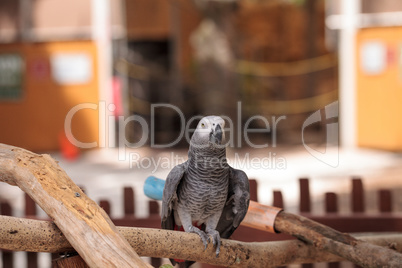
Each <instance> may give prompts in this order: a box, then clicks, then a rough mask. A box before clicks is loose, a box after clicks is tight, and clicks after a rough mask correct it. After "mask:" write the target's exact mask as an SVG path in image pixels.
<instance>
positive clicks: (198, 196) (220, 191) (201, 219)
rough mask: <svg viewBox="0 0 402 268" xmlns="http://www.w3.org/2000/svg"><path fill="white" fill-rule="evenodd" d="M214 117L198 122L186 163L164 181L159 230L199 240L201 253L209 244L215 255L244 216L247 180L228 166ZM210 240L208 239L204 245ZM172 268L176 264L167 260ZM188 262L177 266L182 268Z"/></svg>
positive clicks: (218, 122)
mask: <svg viewBox="0 0 402 268" xmlns="http://www.w3.org/2000/svg"><path fill="white" fill-rule="evenodd" d="M224 125H225V121H224V120H223V119H222V118H221V117H219V116H207V117H204V118H202V119H201V120H200V122H199V123H198V125H197V128H196V130H195V131H194V134H193V136H192V137H191V141H190V148H189V151H188V160H187V161H186V162H184V163H183V164H180V165H178V166H175V167H174V168H173V169H172V170H171V171H170V173H169V175H168V176H167V179H166V183H165V188H164V190H163V198H162V214H161V218H162V228H163V229H170V230H175V229H176V230H177V229H179V228H178V227H179V226H180V227H182V228H183V229H184V231H185V232H190V233H196V234H198V235H199V236H200V238H201V240H202V242H203V244H204V246H205V248H207V246H208V243H209V242H210V241H211V240H212V243H213V245H214V246H216V251H215V252H216V256H218V255H219V252H220V245H221V237H222V238H229V237H230V236H231V235H232V233H233V232H234V231H235V230H236V228H237V227H238V226H239V225H240V222H241V221H242V220H243V218H244V217H245V215H246V213H247V209H248V205H249V201H250V193H249V183H248V178H247V175H246V174H245V173H244V172H243V171H241V170H237V169H234V168H232V167H230V166H229V164H228V163H227V160H226V147H225V144H224V143H223V142H222V141H223V139H224V132H223V130H224ZM210 238H212V239H210ZM171 261H172V264H175V263H176V260H171ZM192 263H193V262H192V261H185V262H184V263H181V264H180V265H181V267H182V266H184V267H188V266H190V265H191V264H192Z"/></svg>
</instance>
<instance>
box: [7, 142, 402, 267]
mask: <svg viewBox="0 0 402 268" xmlns="http://www.w3.org/2000/svg"><path fill="white" fill-rule="evenodd" d="M0 181H3V182H7V183H9V184H11V185H17V186H18V187H20V188H21V189H22V190H23V191H24V192H26V193H27V194H28V195H30V197H31V198H32V199H33V200H34V201H35V202H36V203H37V204H38V205H39V206H40V207H42V209H43V210H44V211H45V212H46V213H47V214H48V215H49V216H50V217H51V218H52V219H53V220H54V223H55V224H56V225H57V227H58V228H59V229H60V231H61V232H62V234H63V236H65V238H66V239H67V240H68V242H69V244H70V245H71V246H72V247H73V248H74V249H75V250H76V251H77V252H78V253H79V254H80V256H81V257H82V258H83V259H84V260H85V262H86V263H87V264H88V265H89V266H90V267H149V265H148V264H145V263H144V262H142V261H141V259H140V258H139V256H138V255H137V254H136V252H135V251H134V250H133V248H132V247H131V246H130V244H129V243H128V242H127V240H125V239H124V237H123V236H122V235H121V234H120V233H119V232H118V229H117V228H116V227H115V226H114V225H113V223H112V222H111V220H110V218H109V217H108V216H107V214H106V213H105V212H104V211H103V210H102V209H101V208H100V207H99V206H98V205H97V204H96V203H95V202H94V201H92V200H91V199H89V198H88V197H87V196H86V195H85V194H84V193H83V192H82V191H81V189H80V188H79V187H78V186H76V185H75V184H74V183H73V182H72V181H71V179H70V178H69V177H68V176H67V174H66V173H65V172H64V171H63V170H62V169H61V168H60V167H59V166H58V164H57V163H56V162H55V161H54V160H53V159H52V158H51V157H50V156H48V155H37V154H34V153H32V152H29V151H26V150H23V149H20V148H16V147H12V146H7V145H3V144H0ZM259 205H260V207H258V209H259V211H261V210H263V209H264V208H263V207H264V206H263V205H261V204H259ZM250 207H252V204H250ZM255 211H257V210H255ZM255 211H254V212H255ZM266 211H268V213H271V212H272V207H268V206H266ZM274 211H275V215H276V218H275V217H274V218H271V219H270V220H269V223H268V225H273V226H267V217H266V216H267V215H263V213H253V210H250V209H249V212H248V214H247V216H246V218H245V220H244V222H248V223H252V224H254V225H256V226H258V225H260V226H261V227H262V229H264V230H267V229H268V230H270V229H272V230H274V229H275V230H276V231H278V232H281V233H286V234H291V235H293V236H296V237H297V238H299V239H300V240H302V241H304V242H305V243H307V245H305V244H304V243H303V242H301V241H295V242H287V243H290V244H287V245H286V246H283V245H282V246H281V247H278V246H277V245H274V248H275V247H278V248H279V250H278V248H277V249H276V251H275V250H274V251H272V250H273V248H272V247H270V248H268V247H267V245H268V244H263V243H241V242H236V241H230V240H225V241H224V242H223V244H222V249H221V254H220V256H219V258H216V257H215V254H213V250H212V246H211V245H210V246H209V248H208V249H207V250H206V251H205V252H204V251H203V250H202V245H201V244H202V243H201V241H200V240H199V239H198V236H196V235H194V234H187V233H179V232H173V231H171V232H169V231H166V230H153V229H141V230H140V229H124V228H122V229H119V230H120V231H121V232H123V231H122V230H124V232H129V233H130V232H131V236H129V237H131V239H133V240H132V241H133V242H132V243H131V244H132V246H134V247H135V249H136V250H138V251H139V252H141V255H145V256H154V257H169V258H180V259H187V260H195V261H200V262H206V263H211V264H218V265H224V266H228V265H229V266H233V267H236V266H237V267H267V263H268V265H272V266H277V265H284V264H287V263H289V262H291V261H295V260H297V261H298V262H304V261H302V260H303V258H304V260H305V259H306V258H307V259H308V258H310V261H311V260H312V259H311V258H312V256H317V254H324V256H326V257H325V258H327V259H328V258H329V259H331V258H335V259H336V258H338V259H339V257H341V258H344V259H347V260H350V261H352V262H354V263H356V264H359V265H361V266H364V267H402V254H400V253H398V252H396V251H395V250H390V249H387V248H385V247H381V246H377V245H373V244H370V243H368V242H365V241H363V240H360V239H356V238H354V237H352V236H350V235H348V234H342V233H340V232H337V231H335V230H333V229H331V228H329V227H327V226H324V225H321V224H318V223H316V222H314V221H311V220H309V219H307V218H304V217H301V216H297V215H293V214H289V213H286V212H283V211H282V212H279V213H278V210H275V209H274ZM1 219H2V220H3V219H4V218H3V217H2V218H1ZM21 220H22V219H21ZM48 224H49V223H48ZM1 226H2V227H3V226H5V225H1ZM15 226H17V225H14V227H13V226H12V225H11V226H10V225H9V227H10V229H8V230H9V231H8V233H9V235H12V237H14V238H15V237H16V236H15V235H16V234H18V230H16V229H13V228H16V227H15ZM268 227H269V228H268ZM271 227H272V228H271ZM49 228H53V231H54V232H59V234H58V235H56V236H58V237H56V238H59V239H63V236H62V235H61V233H60V231H58V230H57V228H55V227H54V226H53V227H51V226H50V227H49ZM43 229H45V226H43ZM2 231H4V229H2ZM16 231H17V232H16ZM156 234H158V235H156ZM31 235H32V236H34V235H37V234H36V233H32V234H31ZM2 237H3V236H2ZM4 237H6V236H4ZM10 239H11V238H10ZM141 239H142V240H141ZM11 240H12V239H11ZM2 241H3V243H4V240H2ZM14 242H15V241H11V242H10V243H9V246H10V247H11V245H13V244H14ZM24 243H27V241H24ZM57 243H58V245H59V246H61V248H59V249H58V250H61V249H63V247H71V246H69V245H66V244H65V242H62V241H58V242H57ZM63 243H64V244H63ZM277 243H279V244H280V243H285V242H277ZM292 243H293V244H292ZM279 244H278V245H279ZM3 245H4V244H3ZM261 245H263V246H261ZM270 245H271V246H272V244H270ZM309 245H310V246H309ZM43 246H44V247H45V248H43V249H41V250H40V251H42V250H43V251H49V250H50V248H51V246H50V245H49V244H48V243H45V242H43ZM0 247H3V246H2V245H0ZM3 248H6V249H12V248H9V247H8V246H5V245H4V247H3ZM183 248H185V249H187V250H183ZM284 248H291V250H292V251H291V252H289V251H286V250H284ZM313 248H315V249H318V251H314V250H313ZM391 248H395V247H391ZM301 249H304V253H303V254H304V255H303V257H301V259H297V258H298V257H297V256H298V254H300V253H299V250H300V252H302V251H301ZM18 250H21V248H20V249H18ZM23 250H27V251H29V250H33V249H29V248H25V249H23ZM33 251H37V250H33ZM189 251H191V252H192V253H191V254H190V255H186V254H188V252H189ZM323 251H326V252H329V253H332V254H335V255H337V256H338V257H334V256H333V255H329V254H328V253H323ZM50 252H54V251H50ZM186 252H187V253H186ZM273 252H276V253H273ZM284 254H288V255H284ZM320 256H321V255H320ZM328 256H331V257H328ZM327 259H326V260H327ZM267 260H269V261H267ZM284 260H286V261H284ZM275 261H278V262H280V261H283V262H282V263H278V264H275Z"/></svg>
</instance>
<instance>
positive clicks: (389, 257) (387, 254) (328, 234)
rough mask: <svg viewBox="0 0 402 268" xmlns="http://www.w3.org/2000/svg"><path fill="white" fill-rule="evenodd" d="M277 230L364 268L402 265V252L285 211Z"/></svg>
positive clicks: (277, 221) (276, 222) (280, 217)
mask: <svg viewBox="0 0 402 268" xmlns="http://www.w3.org/2000/svg"><path fill="white" fill-rule="evenodd" d="M275 229H276V230H277V231H278V232H281V233H286V234H290V235H293V236H295V237H297V238H299V239H300V240H302V241H304V242H306V243H308V244H310V245H313V246H314V247H316V248H317V249H320V250H324V251H327V252H330V253H332V254H335V255H337V256H340V257H343V258H345V259H346V260H349V261H351V262H353V263H355V264H358V265H360V266H363V267H402V254H400V253H399V252H397V251H395V250H390V249H389V248H386V247H381V246H377V245H373V244H370V243H368V242H366V241H363V240H361V239H357V238H355V237H353V236H351V235H350V234H345V233H341V232H338V231H336V230H334V229H332V228H330V227H328V226H325V225H322V224H320V223H318V222H315V221H312V220H310V219H308V218H305V217H302V216H299V215H293V214H290V213H286V212H283V211H282V212H281V213H279V214H278V216H277V218H276V220H275Z"/></svg>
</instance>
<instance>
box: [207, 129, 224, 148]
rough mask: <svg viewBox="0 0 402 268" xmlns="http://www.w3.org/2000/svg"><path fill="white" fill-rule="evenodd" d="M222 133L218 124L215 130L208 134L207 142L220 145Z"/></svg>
mask: <svg viewBox="0 0 402 268" xmlns="http://www.w3.org/2000/svg"><path fill="white" fill-rule="evenodd" d="M222 137H223V132H222V128H221V126H220V125H219V124H217V125H216V127H215V129H211V133H210V134H209V141H210V142H212V143H216V144H218V145H220V144H221V143H222Z"/></svg>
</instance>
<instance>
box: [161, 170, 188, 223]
mask: <svg viewBox="0 0 402 268" xmlns="http://www.w3.org/2000/svg"><path fill="white" fill-rule="evenodd" d="M186 167H187V162H184V163H182V164H180V165H177V166H175V167H174V168H173V169H172V170H171V171H170V172H169V174H168V176H167V178H166V183H165V187H164V188H163V197H162V214H161V218H162V228H163V229H169V230H173V229H174V225H175V223H174V213H172V209H173V204H174V202H175V201H176V200H177V193H176V191H177V187H178V186H179V184H180V181H181V179H182V178H183V175H184V173H185V171H186Z"/></svg>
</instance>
